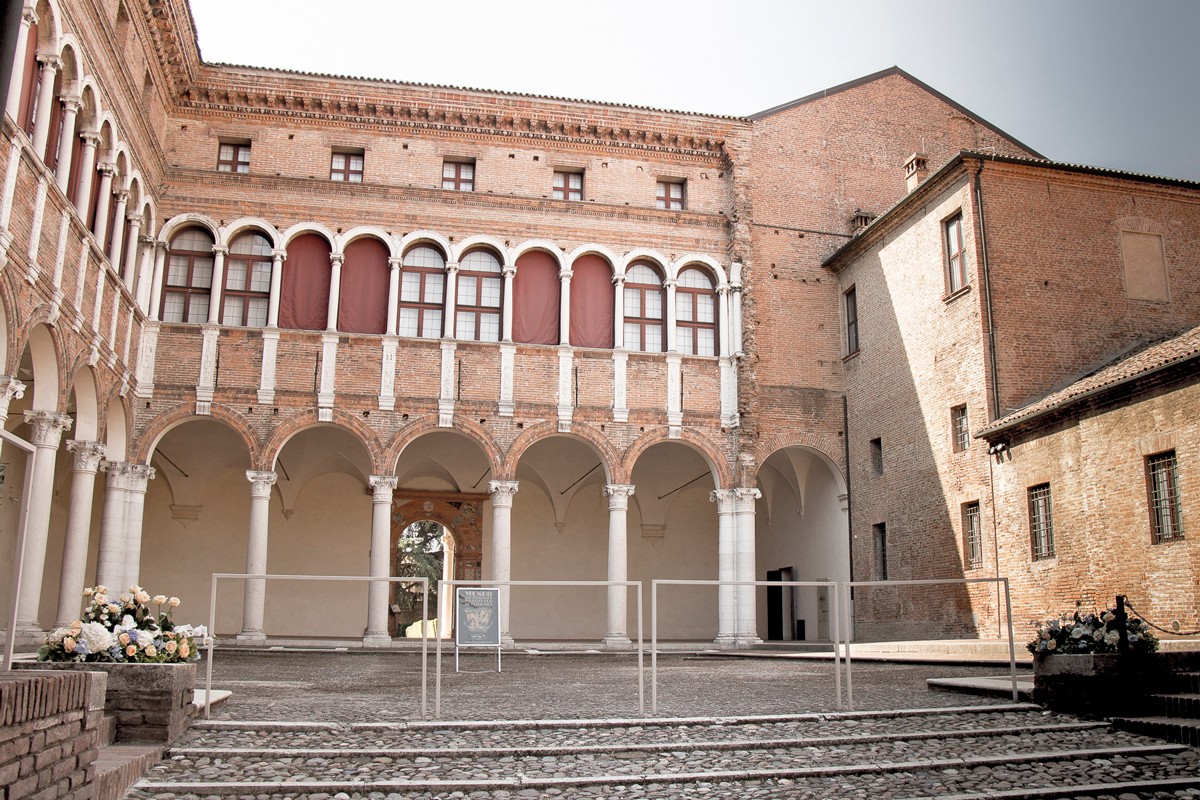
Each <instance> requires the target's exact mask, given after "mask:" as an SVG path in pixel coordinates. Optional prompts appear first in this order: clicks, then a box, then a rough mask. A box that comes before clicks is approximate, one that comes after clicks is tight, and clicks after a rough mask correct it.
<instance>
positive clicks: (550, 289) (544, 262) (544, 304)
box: [512, 250, 562, 344]
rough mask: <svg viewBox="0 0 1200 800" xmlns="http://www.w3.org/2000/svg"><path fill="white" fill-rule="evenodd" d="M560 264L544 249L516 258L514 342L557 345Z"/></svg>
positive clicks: (560, 285)
mask: <svg viewBox="0 0 1200 800" xmlns="http://www.w3.org/2000/svg"><path fill="white" fill-rule="evenodd" d="M558 271H559V270H558V261H557V259H555V258H554V256H552V255H550V254H549V253H547V252H545V251H542V250H530V251H529V252H527V253H523V254H521V256H519V257H518V258H517V272H516V274H515V275H513V329H512V335H513V341H514V342H522V343H524V344H558V340H559V336H558V312H559V308H560V306H559V298H560V296H561V294H562V280H561V279H560V278H559V276H558Z"/></svg>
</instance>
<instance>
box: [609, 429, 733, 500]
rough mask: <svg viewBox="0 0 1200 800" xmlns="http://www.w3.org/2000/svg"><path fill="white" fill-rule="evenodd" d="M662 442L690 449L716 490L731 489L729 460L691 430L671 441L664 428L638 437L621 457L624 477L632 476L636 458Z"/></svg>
mask: <svg viewBox="0 0 1200 800" xmlns="http://www.w3.org/2000/svg"><path fill="white" fill-rule="evenodd" d="M662 442H673V443H675V444H683V445H687V446H688V447H690V448H692V449H693V450H695V451H696V452H698V453H699V454H700V456H701V457H702V458H703V459H704V461H705V463H707V464H708V468H709V470H710V471H711V472H712V475H713V479H714V480H713V482H714V483H715V484H716V486H717V488H718V489H731V488H733V471H732V469H730V466H729V460H728V459H727V458H726V457H725V454H724V453H722V452H721V448H719V447H718V446H717V445H716V443H715V442H713V441H712V440H711V439H709V438H708V437H707V436H705V435H704V434H702V433H698V432H696V431H694V430H692V429H691V428H684V429H683V430H682V431H681V432H680V437H679V438H678V439H672V438H671V437H670V435H669V431H668V430H667V429H666V428H655V429H653V430H649V431H646V433H644V434H642V435H641V436H639V437H638V438H637V439H635V440H634V442H633V443H632V444H631V445H629V447H628V448H626V450H625V453H624V455H623V456H622V457H621V469H622V471H623V473H624V474H625V475H632V474H633V467H634V465H635V464H637V460H638V457H639V456H641V455H642V453H644V452H646V451H647V450H649V449H650V448H651V447H653V446H654V445H656V444H660V443H662Z"/></svg>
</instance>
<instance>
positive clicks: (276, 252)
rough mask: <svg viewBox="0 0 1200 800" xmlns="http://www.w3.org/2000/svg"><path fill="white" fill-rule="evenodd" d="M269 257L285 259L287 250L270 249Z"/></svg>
mask: <svg viewBox="0 0 1200 800" xmlns="http://www.w3.org/2000/svg"><path fill="white" fill-rule="evenodd" d="M271 258H278V259H279V260H280V261H287V250H279V249H272V250H271Z"/></svg>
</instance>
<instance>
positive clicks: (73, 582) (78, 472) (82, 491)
mask: <svg viewBox="0 0 1200 800" xmlns="http://www.w3.org/2000/svg"><path fill="white" fill-rule="evenodd" d="M67 450H69V451H71V452H72V453H73V454H74V455H75V463H74V464H73V465H72V468H71V504H70V506H68V507H67V534H66V538H65V539H64V541H63V558H62V574H61V577H60V579H59V582H58V619H57V621H56V622H55V623H54V624H55V625H56V626H57V627H59V628H63V627H66V626H67V625H70V624H71V623H72V622H74V621H75V620H77V619H79V611H80V609H81V607H82V606H81V601H82V598H83V581H84V577H85V573H86V571H87V556H88V537H89V535H90V534H91V531H92V498H93V496H94V495H95V491H96V471H97V470H98V469H99V468H100V461H101V460H102V459H103V458H104V455H105V453H106V452H107V451H108V447H107V446H106V445H104V444H103V443H101V442H81V441H75V440H72V441H69V442H67Z"/></svg>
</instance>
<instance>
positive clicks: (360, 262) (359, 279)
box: [337, 236, 391, 333]
mask: <svg viewBox="0 0 1200 800" xmlns="http://www.w3.org/2000/svg"><path fill="white" fill-rule="evenodd" d="M388 255H389V252H388V248H387V245H385V244H384V243H383V242H381V241H379V240H378V239H373V238H371V237H369V236H364V237H362V238H359V239H355V240H354V241H353V242H351V243H350V244H348V245H346V258H345V260H344V261H343V262H342V283H341V288H340V290H339V291H338V322H337V327H338V330H340V331H346V332H347V333H387V304H388V283H389V279H390V273H389V270H390V269H391V268H390V267H389V266H388Z"/></svg>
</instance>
